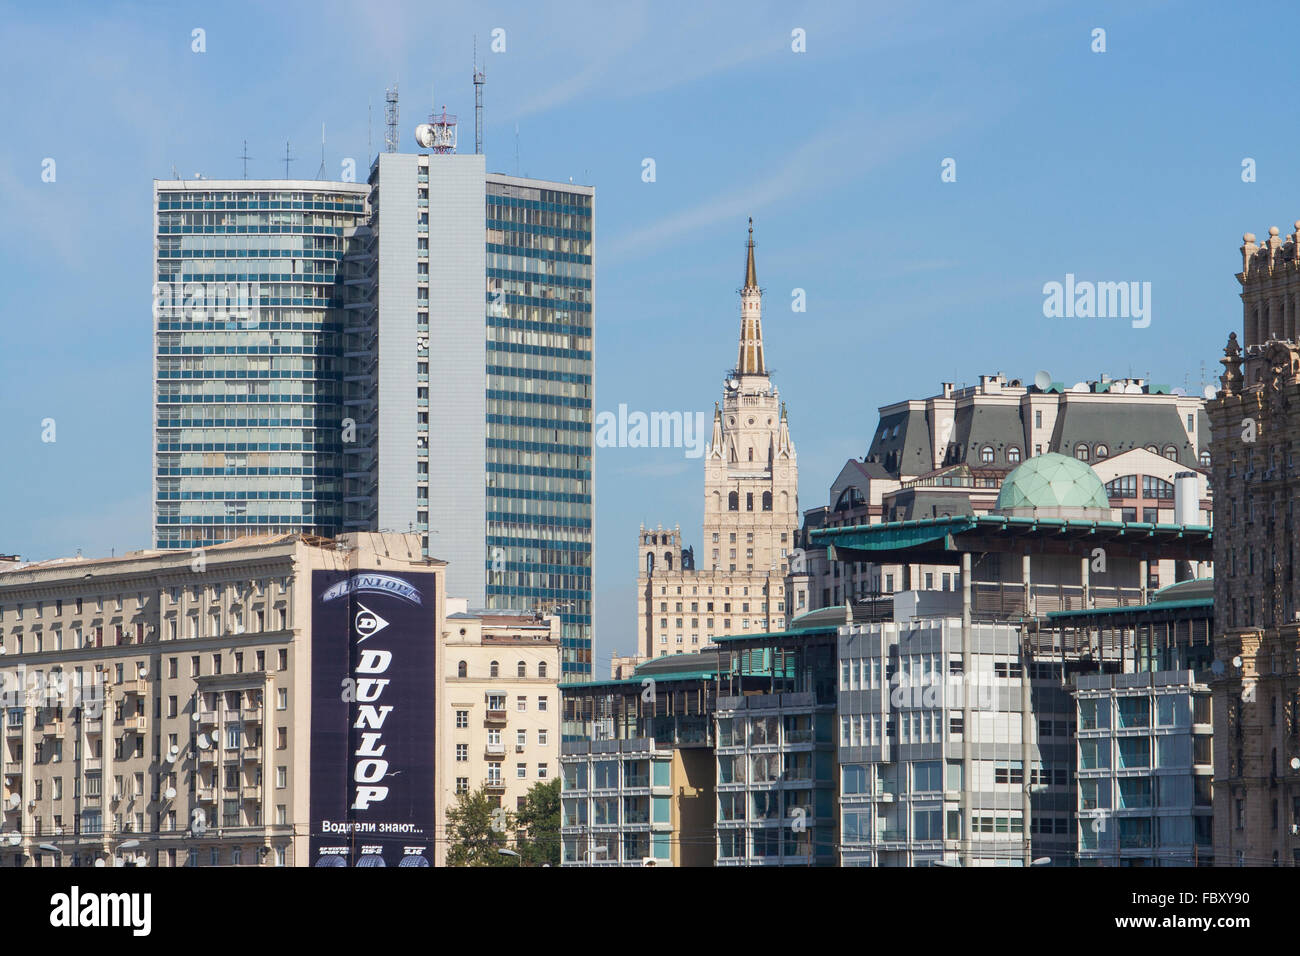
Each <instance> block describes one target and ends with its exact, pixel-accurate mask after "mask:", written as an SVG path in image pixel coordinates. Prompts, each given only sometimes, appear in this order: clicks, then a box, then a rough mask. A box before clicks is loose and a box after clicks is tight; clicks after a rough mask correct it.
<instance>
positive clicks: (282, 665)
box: [275, 648, 289, 671]
mask: <svg viewBox="0 0 1300 956" xmlns="http://www.w3.org/2000/svg"><path fill="white" fill-rule="evenodd" d="M275 667H276V670H282V671H283V670H288V669H289V652H288V651H287V650H285V649H284V648H280V650H278V651H276V652H275Z"/></svg>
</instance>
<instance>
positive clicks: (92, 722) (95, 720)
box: [85, 717, 104, 734]
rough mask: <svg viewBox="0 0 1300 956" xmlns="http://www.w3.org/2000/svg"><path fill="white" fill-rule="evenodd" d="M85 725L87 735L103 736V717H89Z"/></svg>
mask: <svg viewBox="0 0 1300 956" xmlns="http://www.w3.org/2000/svg"><path fill="white" fill-rule="evenodd" d="M85 724H86V733H88V734H102V733H103V732H104V718H103V717H87V718H86V720H85Z"/></svg>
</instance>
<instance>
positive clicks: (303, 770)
mask: <svg viewBox="0 0 1300 956" xmlns="http://www.w3.org/2000/svg"><path fill="white" fill-rule="evenodd" d="M318 570H319V571H332V572H348V571H356V570H366V571H381V572H393V573H394V574H401V573H402V572H406V573H408V574H410V573H417V572H418V573H422V574H429V575H433V576H434V585H433V588H432V591H433V593H434V594H435V595H436V600H435V603H434V606H433V607H431V608H429V609H428V612H429V615H430V617H429V619H430V620H432V621H434V622H435V625H434V630H433V631H432V632H431V633H430V635H429V638H430V640H436V641H437V642H438V645H439V646H438V647H437V654H436V655H435V660H436V661H437V662H438V664H437V666H436V668H435V673H436V677H435V684H434V686H431V687H430V692H431V694H432V695H433V698H434V700H435V701H436V702H437V711H436V713H435V716H434V724H435V728H434V739H435V741H436V743H435V749H434V751H433V752H431V753H430V754H429V759H430V761H432V762H434V774H433V779H434V781H435V783H434V788H435V793H434V794H433V795H431V796H432V797H433V798H434V799H433V803H434V806H435V811H436V817H435V824H434V834H437V835H441V834H443V833H444V830H445V811H446V808H447V806H449V805H450V804H451V803H453V802H454V800H455V789H456V787H457V785H458V783H461V782H462V781H461V779H460V778H462V777H468V778H469V781H472V786H475V787H477V786H478V785H480V784H481V783H483V782H484V780H485V779H488V778H490V777H492V776H495V777H497V778H498V779H499V780H501V781H502V783H503V784H507V785H506V786H503V787H502V790H501V793H502V796H503V797H505V798H506V799H507V800H510V799H512V798H514V797H515V795H516V791H517V792H518V793H519V794H522V793H523V792H524V790H526V788H527V786H531V785H532V784H533V783H534V782H536V780H537V779H538V778H539V776H541V775H542V774H543V773H544V774H547V775H550V774H554V773H555V772H557V770H558V763H557V761H558V748H559V742H558V736H559V733H558V716H557V713H558V707H559V699H558V690H557V689H556V688H557V685H558V680H559V671H560V667H559V656H558V655H559V634H558V630H557V619H556V618H554V617H551V618H545V619H539V618H534V617H532V616H527V617H525V616H522V615H519V614H511V613H509V612H505V613H498V612H490V616H487V615H486V614H484V615H471V614H468V613H466V612H465V611H464V601H463V600H462V601H459V602H458V601H456V600H455V599H454V598H453V599H450V602H451V606H452V609H453V612H454V616H453V617H451V618H449V617H448V615H447V603H448V599H447V598H446V597H445V596H444V587H443V582H444V581H445V576H444V575H445V564H444V563H443V562H441V561H437V560H433V559H426V558H424V557H423V556H422V555H421V551H420V541H419V536H418V535H409V534H386V533H357V534H347V535H343V536H341V537H340V538H338V539H337V540H331V539H325V538H314V537H310V536H304V535H262V536H250V537H243V538H238V539H236V540H234V541H231V542H229V543H227V544H222V545H217V546H214V547H211V548H207V549H204V550H202V551H194V552H191V551H165V550H146V551H137V552H131V553H128V554H125V555H123V556H121V557H115V558H111V559H93V560H92V559H82V558H69V559H59V560H54V561H45V562H38V563H28V564H24V563H22V562H18V561H7V562H5V563H4V564H3V565H0V679H2V680H3V685H0V690H3V692H4V700H3V714H4V718H3V736H2V737H0V771H2V772H3V781H2V782H3V789H2V790H0V811H2V812H0V866H5V867H7V866H57V865H83V866H87V865H96V864H97V861H100V862H111V861H113V860H115V859H116V860H118V861H124V862H126V863H134V864H140V865H148V866H184V865H187V864H188V865H198V866H231V865H234V866H255V865H262V866H306V865H308V864H309V863H310V862H311V861H310V853H309V845H310V839H311V832H310V830H311V827H310V825H309V820H310V810H311V807H310V798H311V794H310V790H309V783H310V781H311V764H312V751H311V742H312V730H313V728H312V696H313V687H312V636H313V632H312V615H313V610H312V609H313V603H312V602H313V595H312V584H311V580H312V572H314V571H318ZM361 599H362V600H364V595H362V598H361ZM461 661H464V662H465V675H464V676H463V677H462V675H461V674H460V671H459V667H460V662H461ZM493 661H496V662H497V675H499V676H494V675H493V673H492V668H493V665H492V662H493ZM521 664H522V665H523V671H524V674H525V676H523V677H520V676H519V669H520V665H521ZM329 693H331V694H333V693H334V689H333V688H330V689H329ZM521 697H522V698H523V701H522V703H521V701H520V698H521ZM543 702H544V703H543ZM493 704H503V705H504V707H494V706H490V705H493ZM461 711H464V712H465V713H463V714H462V713H461ZM460 723H468V726H466V727H459V726H458V724H460ZM471 728H473V729H472V730H471ZM493 728H496V729H497V730H499V739H500V743H499V744H496V745H495V746H496V747H498V748H500V749H502V750H504V749H507V746H508V751H509V752H508V755H507V754H498V753H497V750H496V749H494V744H493V743H492V741H493V740H494V739H495V735H493V733H492V731H493ZM543 730H544V731H545V733H543ZM520 731H523V732H524V736H522V737H520V736H519V732H520ZM507 735H508V736H507ZM462 738H463V742H464V743H465V744H469V743H470V742H471V740H472V741H473V745H474V753H475V757H474V762H472V763H470V762H457V760H456V748H457V745H458V744H459V743H460V742H462ZM519 746H522V747H523V749H522V750H518V749H517V748H518V747H519ZM439 755H441V759H436V758H437V757H438V756H439ZM498 757H499V758H500V759H496V758H498ZM513 758H517V759H513ZM519 762H523V763H524V764H525V775H524V776H523V777H519V776H518V772H517V767H516V764H517V763H519ZM493 763H495V764H496V767H495V769H492V765H493ZM462 766H464V767H468V766H473V767H474V768H475V769H473V770H465V771H464V772H462V769H461V768H462ZM543 767H545V770H544V771H543V770H542V769H541V768H543ZM431 836H433V834H431ZM437 846H438V850H439V851H443V852H445V845H444V841H442V840H439V842H438V844H437ZM440 856H441V853H439V854H438V856H437V857H435V859H438V858H440Z"/></svg>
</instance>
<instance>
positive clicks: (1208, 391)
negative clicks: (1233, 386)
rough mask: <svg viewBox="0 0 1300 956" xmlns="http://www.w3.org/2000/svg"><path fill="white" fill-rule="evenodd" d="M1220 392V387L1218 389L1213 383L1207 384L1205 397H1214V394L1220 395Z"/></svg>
mask: <svg viewBox="0 0 1300 956" xmlns="http://www.w3.org/2000/svg"><path fill="white" fill-rule="evenodd" d="M1218 394H1219V391H1218V389H1216V388H1215V387H1214V386H1213V385H1207V386H1205V397H1206V398H1214V396H1215V395H1218Z"/></svg>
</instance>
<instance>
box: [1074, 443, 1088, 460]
mask: <svg viewBox="0 0 1300 956" xmlns="http://www.w3.org/2000/svg"><path fill="white" fill-rule="evenodd" d="M1074 457H1075V458H1077V459H1079V461H1087V460H1088V446H1087V445H1084V444H1078V445H1075V446H1074Z"/></svg>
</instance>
